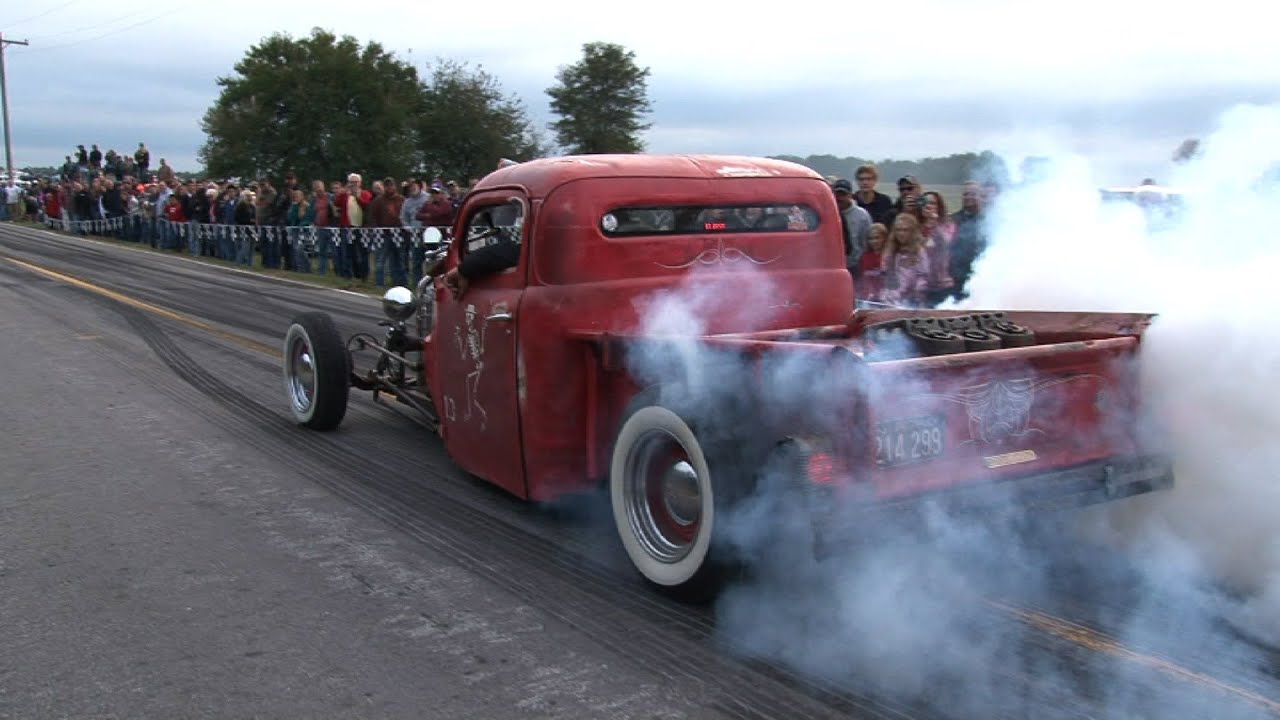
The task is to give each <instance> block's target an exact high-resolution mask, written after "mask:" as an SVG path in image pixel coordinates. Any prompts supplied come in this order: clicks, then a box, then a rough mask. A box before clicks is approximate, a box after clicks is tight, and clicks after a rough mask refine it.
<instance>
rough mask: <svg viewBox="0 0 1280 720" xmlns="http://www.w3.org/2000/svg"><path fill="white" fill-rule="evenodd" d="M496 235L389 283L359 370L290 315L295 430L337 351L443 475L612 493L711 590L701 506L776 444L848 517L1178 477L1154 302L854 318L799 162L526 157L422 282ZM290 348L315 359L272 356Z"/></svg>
mask: <svg viewBox="0 0 1280 720" xmlns="http://www.w3.org/2000/svg"><path fill="white" fill-rule="evenodd" d="M493 243H509V244H512V245H515V246H518V261H516V262H515V264H514V265H513V266H510V267H506V268H505V269H501V270H498V271H496V272H492V273H489V274H487V275H483V276H480V277H475V278H472V279H471V281H470V283H469V285H468V287H467V288H466V289H465V291H464V292H463V293H462V294H461V295H460V296H459V297H456V298H455V297H454V296H453V295H452V293H450V292H449V291H448V290H446V288H445V287H444V284H443V283H440V282H432V281H428V282H424V283H423V284H422V285H421V286H420V287H419V290H418V292H417V293H416V295H413V296H411V295H410V294H409V293H408V291H406V290H405V289H404V288H397V289H394V290H393V291H389V292H388V299H387V301H386V303H387V304H388V308H389V309H388V313H389V315H391V316H392V319H393V320H394V321H396V322H398V323H400V326H399V329H396V328H393V329H392V331H390V333H391V334H394V333H397V332H399V333H400V334H399V335H395V336H394V337H392V336H391V335H390V334H389V339H388V341H387V342H386V343H385V345H384V347H383V348H382V349H381V350H379V352H380V355H379V358H380V360H379V362H380V366H379V368H378V369H376V371H371V372H368V373H364V374H361V373H359V372H357V371H356V370H355V369H354V365H353V363H354V360H353V359H352V357H351V353H350V351H349V350H350V344H348V352H346V353H345V354H343V356H342V357H338V356H336V355H334V353H332V352H320V351H318V350H317V349H316V347H315V346H316V345H325V346H330V347H331V346H333V345H334V344H335V342H336V341H335V340H333V339H332V338H329V339H328V340H325V338H326V337H327V336H328V335H330V334H331V333H329V332H328V330H326V329H325V328H323V327H321V326H320V325H321V324H320V323H319V322H318V321H316V320H314V319H311V320H308V321H304V322H301V323H299V322H295V323H294V326H292V327H291V329H290V334H289V335H288V336H287V338H286V353H285V355H286V386H287V387H288V388H289V389H290V397H291V399H293V407H294V413H295V416H297V418H298V420H299V422H301V423H303V424H305V425H310V426H312V427H317V428H325V427H332V426H334V425H336V424H337V422H338V421H340V420H341V411H340V410H334V409H333V408H334V407H336V406H335V405H327V406H323V408H322V409H324V410H325V411H326V412H325V413H322V417H321V418H320V419H319V420H317V419H316V410H315V406H316V403H317V402H318V401H319V400H320V399H321V398H320V397H318V396H316V395H315V392H320V391H319V390H315V389H314V388H313V395H312V396H311V397H312V398H313V400H312V401H311V404H310V405H307V402H308V401H307V397H308V396H307V395H306V393H305V392H304V390H305V388H302V387H301V385H300V380H299V379H300V378H302V379H306V378H308V377H309V378H312V379H313V380H314V378H317V377H320V376H321V375H323V373H320V372H319V368H318V367H316V364H317V363H319V360H320V359H321V356H325V358H326V359H328V356H333V357H332V359H329V362H328V363H327V365H329V366H330V369H329V372H331V373H345V374H346V375H348V376H349V377H350V383H349V384H350V385H352V386H356V387H360V388H364V389H374V390H382V391H386V392H388V393H391V394H393V395H395V396H396V397H397V398H398V399H403V400H404V401H405V402H407V403H409V404H411V405H414V406H415V407H417V408H418V409H420V410H422V411H423V412H424V414H425V415H426V416H427V417H428V420H429V423H430V424H431V425H432V427H434V428H436V429H437V430H438V432H439V434H440V436H441V437H442V438H443V441H444V444H445V447H446V448H447V450H448V452H449V454H450V455H451V456H452V458H453V459H454V460H455V462H456V463H457V464H458V465H459V466H460V467H462V468H463V469H464V470H466V471H467V472H469V473H471V474H474V475H476V476H477V477H480V478H482V479H484V480H487V481H489V482H492V483H495V484H497V485H499V486H501V487H503V488H505V489H506V490H507V491H509V492H511V493H512V494H514V495H517V496H519V497H522V498H528V499H531V500H536V501H548V500H553V499H555V498H557V497H560V496H562V495H565V494H566V493H576V492H580V491H583V490H589V489H594V488H598V487H600V486H601V485H605V486H607V487H608V489H609V493H610V497H611V503H612V506H613V511H614V520H615V523H616V525H617V528H618V533H619V537H620V538H621V540H622V544H623V546H624V547H625V549H626V551H627V554H628V556H629V557H630V559H631V560H632V562H633V564H634V565H635V566H636V568H637V569H638V570H639V571H640V573H641V574H642V575H643V576H644V577H645V578H646V579H648V580H649V581H651V582H653V583H655V584H658V585H661V586H667V587H675V588H685V587H691V586H695V585H701V584H703V583H704V581H705V580H706V579H707V578H708V577H711V576H712V575H714V571H715V569H716V568H717V567H718V566H719V565H720V560H721V559H722V558H723V557H724V555H725V548H724V547H723V546H724V542H723V540H722V538H721V537H720V535H719V534H718V532H717V529H716V518H717V516H718V515H722V513H721V512H720V511H723V510H726V509H731V508H732V507H733V506H734V505H735V504H737V503H741V502H742V501H743V500H744V498H748V497H750V496H751V495H752V493H755V492H759V491H760V488H761V487H762V486H761V484H760V478H759V476H758V475H759V470H760V468H762V467H764V466H765V465H766V464H770V463H771V459H772V458H775V457H777V456H779V454H785V455H786V456H787V457H791V458H794V459H795V463H794V464H792V465H788V467H791V468H792V469H793V470H794V472H792V473H790V474H791V475H792V476H793V477H789V478H788V479H787V481H786V482H787V483H789V484H790V485H791V486H795V487H813V486H822V487H823V488H824V490H825V491H827V492H842V493H844V495H846V496H848V497H854V498H857V499H858V501H859V503H860V504H861V505H864V506H866V507H876V506H879V505H888V504H891V503H901V502H903V501H907V500H913V499H919V498H922V497H928V496H934V495H939V494H948V493H955V492H956V491H958V490H965V489H974V490H981V491H985V492H988V493H990V492H991V491H992V490H993V489H1001V490H1003V489H1006V488H1007V489H1010V490H1012V489H1013V488H1017V489H1018V492H1019V496H1020V497H1021V496H1023V495H1024V494H1026V493H1030V494H1031V495H1036V493H1037V492H1038V491H1043V492H1040V494H1041V495H1044V494H1047V495H1050V496H1053V497H1055V498H1074V499H1075V500H1077V501H1079V502H1096V501H1101V500H1107V499H1115V498H1119V497H1123V496H1127V495H1132V494H1138V493H1141V492H1147V491H1150V490H1154V489H1159V488H1162V487H1167V486H1168V485H1169V484H1170V483H1171V482H1172V473H1171V471H1170V469H1169V463H1168V461H1167V459H1165V458H1164V457H1163V456H1160V455H1158V454H1154V453H1152V452H1150V451H1149V450H1148V449H1147V447H1148V445H1149V444H1150V443H1149V442H1148V441H1147V439H1146V438H1145V437H1144V427H1143V425H1142V421H1141V399H1140V398H1139V397H1138V393H1137V386H1138V383H1137V380H1136V377H1135V372H1136V371H1135V355H1136V352H1137V349H1138V346H1139V341H1140V338H1141V335H1142V333H1143V331H1144V330H1145V328H1146V327H1147V325H1148V324H1149V322H1150V320H1151V317H1152V316H1151V315H1127V314H1123V315H1122V314H1098V313H1087V314H1077V313H1026V312H1022V313H1018V312H1007V313H1002V312H998V311H990V312H987V311H984V312H978V311H946V312H939V311H926V310H884V311H857V312H855V311H854V310H853V304H854V293H853V287H852V283H851V280H850V277H849V274H848V272H847V271H846V269H845V263H844V252H843V242H842V230H841V224H840V217H839V211H838V208H837V206H836V203H835V199H834V196H833V194H832V192H831V189H830V187H829V186H828V184H827V183H826V181H825V180H824V179H823V178H822V177H821V176H819V175H818V174H817V173H815V172H813V171H811V170H809V169H807V168H804V167H802V166H799V165H796V164H792V163H788V162H783V161H776V160H766V159H760V158H746V157H727V156H650V155H617V156H611V155H600V156H580V157H561V158H549V159H543V160H536V161H532V162H528V163H523V164H519V165H515V166H512V167H508V168H505V169H502V170H499V171H496V172H494V173H492V174H490V175H489V176H487V177H486V178H484V180H482V181H481V182H480V183H479V184H478V185H477V186H476V187H475V188H473V189H472V190H471V192H470V193H469V195H468V196H467V198H466V201H465V202H464V204H463V205H462V207H461V208H460V212H459V215H458V218H457V220H456V222H455V225H454V227H453V229H452V242H451V243H450V244H449V246H448V250H447V256H445V257H443V258H442V261H443V263H442V266H441V268H440V269H441V270H442V271H443V270H450V269H453V268H456V267H457V266H458V264H459V263H460V262H461V261H462V260H463V259H464V258H465V257H466V256H467V255H468V254H469V253H472V252H477V251H479V250H480V249H481V248H485V247H488V246H490V245H492V244H493ZM393 294H394V297H393ZM427 308H430V312H426V311H425V309H427ZM415 314H416V317H417V318H418V327H417V328H416V331H410V330H407V329H406V328H405V326H404V323H405V322H406V321H407V320H408V319H409V318H410V317H412V316H414V315H415ZM308 323H310V325H312V326H314V327H312V328H311V329H310V331H308V327H307V326H308ZM313 336H316V337H313ZM317 337H319V338H320V339H317ZM303 349H305V350H306V352H305V353H304V352H303ZM419 353H420V356H418V354H419ZM304 355H305V356H306V357H308V358H311V360H310V362H311V363H312V365H311V366H306V365H305V364H304V363H302V361H301V360H296V359H295V360H293V361H290V360H289V358H291V357H293V358H301V357H303V356H304ZM397 358H398V359H397ZM415 358H416V359H415ZM343 363H346V364H345V365H342V364H343ZM337 365H342V367H336V368H334V367H332V366H337ZM291 368H293V370H292V371H291ZM300 368H301V370H299V369H300ZM308 368H309V369H308ZM406 369H407V370H406ZM307 373H310V374H309V375H308V374H307ZM319 382H320V383H321V384H323V379H322V380H321V381H319ZM320 394H321V395H324V397H325V398H327V397H328V395H331V394H333V393H328V394H325V393H320ZM333 402H334V403H336V402H338V401H337V400H334V401H333ZM341 404H342V407H343V408H345V397H343V398H342V399H341ZM335 414H336V418H335ZM771 466H773V465H771ZM1036 496H1037V497H1038V495H1036ZM1009 497H1012V495H1011V494H1010V495H1009Z"/></svg>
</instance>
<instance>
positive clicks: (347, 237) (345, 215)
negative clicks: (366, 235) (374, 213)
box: [333, 173, 373, 281]
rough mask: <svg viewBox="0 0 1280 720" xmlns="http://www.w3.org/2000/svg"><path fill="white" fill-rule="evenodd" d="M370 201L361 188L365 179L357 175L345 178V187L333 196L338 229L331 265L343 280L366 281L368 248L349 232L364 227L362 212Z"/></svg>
mask: <svg viewBox="0 0 1280 720" xmlns="http://www.w3.org/2000/svg"><path fill="white" fill-rule="evenodd" d="M371 202H373V194H372V193H370V192H369V191H368V190H365V189H364V180H363V178H361V177H360V175H358V174H357V173H351V174H350V175H348V176H347V184H346V185H345V186H343V187H342V189H340V190H339V191H338V192H337V193H336V194H335V195H334V196H333V205H334V210H335V211H336V213H337V216H338V217H337V220H338V222H337V223H335V225H337V226H338V227H339V228H341V230H340V233H341V235H340V238H339V240H338V251H337V253H336V254H335V257H334V263H335V264H336V265H337V266H338V275H340V276H342V277H344V278H348V279H350V278H352V277H358V278H360V279H361V280H366V281H367V280H368V279H369V248H367V247H365V246H364V244H363V243H361V242H360V238H358V237H357V236H356V235H357V234H356V233H353V232H351V230H352V229H353V228H361V227H364V211H365V209H366V208H368V207H369V203H371Z"/></svg>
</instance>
